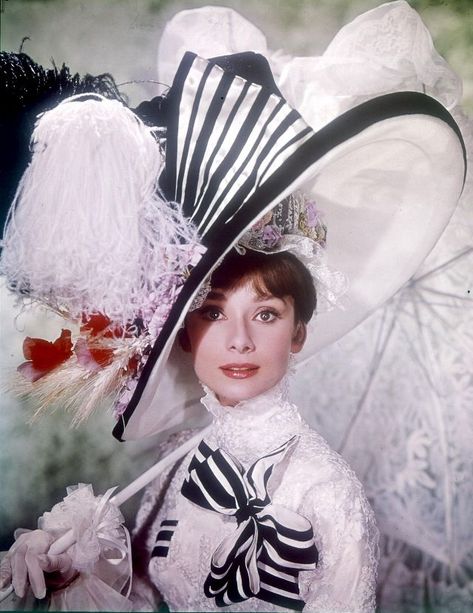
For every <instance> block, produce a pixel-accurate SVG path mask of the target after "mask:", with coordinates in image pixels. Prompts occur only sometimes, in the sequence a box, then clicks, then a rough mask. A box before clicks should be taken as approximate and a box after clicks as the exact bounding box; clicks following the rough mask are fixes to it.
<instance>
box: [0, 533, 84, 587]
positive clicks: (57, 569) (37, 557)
mask: <svg viewBox="0 0 473 613" xmlns="http://www.w3.org/2000/svg"><path fill="white" fill-rule="evenodd" d="M18 534H19V536H17V535H18ZM15 538H16V541H15V543H14V544H13V545H12V546H11V548H10V550H9V551H8V553H7V554H6V555H5V557H4V558H3V560H2V563H1V568H0V589H1V588H5V587H6V586H7V585H8V584H9V583H10V582H11V583H12V585H13V589H14V590H15V592H16V594H17V596H19V597H20V598H22V597H23V596H24V595H25V593H26V589H27V586H28V584H29V585H30V586H31V589H32V590H33V594H34V595H35V596H36V598H44V597H45V595H46V588H49V589H60V588H61V587H64V586H65V585H67V584H68V583H70V581H71V580H72V579H73V578H74V577H75V575H77V571H76V570H75V569H74V568H72V560H71V557H70V556H69V554H67V553H61V554H59V555H50V554H48V553H47V552H48V550H49V548H50V546H51V544H52V543H53V541H54V537H53V536H51V535H50V534H49V533H48V532H45V531H44V530H33V531H26V530H21V531H20V530H17V531H16V533H15ZM45 573H46V574H45Z"/></svg>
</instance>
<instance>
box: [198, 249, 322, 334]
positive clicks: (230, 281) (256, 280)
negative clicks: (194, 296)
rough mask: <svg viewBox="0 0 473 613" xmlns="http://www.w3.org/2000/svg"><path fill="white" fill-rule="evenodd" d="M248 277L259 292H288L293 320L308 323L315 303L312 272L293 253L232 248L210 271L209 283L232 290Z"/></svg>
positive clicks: (244, 282)
mask: <svg viewBox="0 0 473 613" xmlns="http://www.w3.org/2000/svg"><path fill="white" fill-rule="evenodd" d="M249 281H251V282H252V283H253V287H254V288H255V290H256V292H257V293H258V294H260V295H264V294H266V293H268V292H269V293H270V294H272V295H273V296H276V298H284V297H285V296H291V297H292V299H293V300H294V315H295V322H296V323H299V322H304V323H308V321H309V320H310V318H311V317H312V315H313V314H314V311H315V307H316V305H317V295H316V292H315V287H314V281H313V279H312V275H311V274H310V272H309V271H308V270H307V268H306V267H305V266H304V264H302V262H300V261H299V260H298V259H297V258H296V256H294V255H292V253H289V252H288V251H280V252H278V253H272V254H266V253H260V252H258V251H250V250H248V251H246V253H245V254H243V255H240V253H238V252H237V251H236V250H235V249H232V250H231V251H230V252H229V253H228V254H227V255H226V256H225V258H224V259H223V262H222V263H221V264H220V266H219V267H218V268H217V269H216V270H215V271H214V272H213V273H212V277H211V280H210V282H211V286H212V287H214V288H220V289H224V290H225V289H227V290H232V289H236V288H238V287H241V286H242V285H245V284H246V283H248V282H249Z"/></svg>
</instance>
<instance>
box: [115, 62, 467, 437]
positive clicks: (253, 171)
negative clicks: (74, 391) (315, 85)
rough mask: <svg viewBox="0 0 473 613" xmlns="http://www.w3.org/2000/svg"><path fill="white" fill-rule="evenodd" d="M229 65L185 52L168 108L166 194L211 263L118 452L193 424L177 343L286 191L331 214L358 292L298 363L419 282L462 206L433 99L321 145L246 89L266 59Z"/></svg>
mask: <svg viewBox="0 0 473 613" xmlns="http://www.w3.org/2000/svg"><path fill="white" fill-rule="evenodd" d="M234 59H235V60H238V61H232V59H231V58H225V60H224V61H220V62H219V63H216V62H215V61H207V60H204V59H202V58H199V57H197V56H196V55H195V54H192V53H187V54H186V55H185V56H184V58H183V60H182V62H181V64H180V66H179V69H178V71H177V73H176V76H175V79H174V83H173V85H172V87H171V90H170V92H169V95H168V106H167V113H168V115H167V126H166V127H167V137H166V166H165V171H164V174H163V179H162V181H161V184H162V186H163V189H164V190H165V193H166V196H167V198H168V199H169V200H172V201H177V202H179V203H180V204H181V205H182V207H183V210H184V212H185V214H186V215H187V216H188V217H189V218H190V219H192V220H193V221H194V222H195V223H196V225H197V229H198V233H199V236H200V237H201V240H202V244H203V245H204V246H205V248H206V252H205V254H204V255H203V256H202V258H201V260H200V261H199V262H198V264H197V265H196V266H195V267H194V268H193V269H192V271H191V272H190V274H189V277H188V279H187V280H186V282H185V283H184V285H183V287H182V289H181V291H180V293H179V296H178V297H177V300H176V302H175V304H174V306H173V307H172V309H171V311H170V313H169V316H168V318H167V320H166V322H165V324H164V326H163V328H162V331H161V333H160V334H159V336H158V338H157V340H156V342H155V344H154V346H153V349H152V351H151V353H150V354H149V356H148V357H147V361H146V364H145V365H144V367H143V370H142V372H141V374H140V377H139V380H138V383H137V385H136V388H135V389H134V393H133V396H132V398H131V400H130V402H129V403H128V406H127V408H126V409H125V411H124V413H123V414H122V416H121V417H120V419H119V421H118V423H117V425H116V427H115V430H114V434H115V435H116V436H117V437H118V438H121V439H126V438H137V437H141V436H145V435H148V434H152V433H154V432H156V431H159V430H162V429H163V428H168V427H172V426H174V425H175V424H176V422H178V421H180V420H182V419H183V418H184V415H185V409H186V407H190V406H191V405H192V399H194V398H195V396H196V394H197V391H196V388H195V387H193V386H192V385H191V384H190V380H189V379H190V378H191V377H192V375H191V374H190V370H189V369H190V360H189V357H188V356H186V355H185V354H184V352H183V351H182V350H180V348H179V347H178V346H177V345H174V339H175V337H176V332H177V330H178V329H179V328H180V327H181V326H182V323H183V320H184V318H185V315H186V313H187V312H188V310H189V308H190V306H191V304H192V302H193V301H194V299H195V297H196V296H197V295H198V293H199V290H200V289H201V287H202V285H203V284H204V282H205V281H206V279H208V277H209V275H210V273H211V272H212V270H214V269H215V267H216V266H217V265H218V263H219V262H220V261H221V259H222V257H223V256H224V255H225V254H226V253H228V251H229V250H230V249H232V247H234V246H235V245H236V244H237V243H238V241H239V239H241V237H242V236H243V235H244V234H245V233H246V232H247V231H248V230H249V229H250V228H251V227H252V226H254V224H255V223H256V222H258V220H260V219H261V218H262V217H263V216H264V215H265V214H266V213H267V212H268V211H270V210H271V209H272V208H273V207H274V206H275V205H276V204H278V203H279V202H281V200H283V199H284V198H285V197H286V196H288V195H289V194H290V193H291V192H294V191H295V190H297V189H300V188H303V189H304V191H305V192H307V193H310V194H311V195H312V197H313V198H314V199H315V201H316V203H317V206H318V208H320V210H322V211H323V213H324V216H325V217H324V223H325V224H326V226H327V227H328V232H329V237H328V240H327V255H328V260H329V262H330V265H331V266H332V267H333V268H335V269H336V270H338V271H340V272H342V273H343V274H344V275H346V277H347V279H348V282H349V289H348V293H347V297H346V300H345V308H344V309H333V310H331V311H329V312H325V313H322V314H320V315H318V316H317V318H316V321H315V324H314V328H315V331H314V334H312V335H311V336H309V340H308V342H307V345H306V348H305V350H304V352H303V353H302V354H301V358H302V359H303V358H304V356H306V355H308V354H312V353H313V352H314V351H316V350H317V349H319V348H321V347H323V346H324V345H326V344H328V343H330V342H333V341H334V340H336V339H337V338H340V337H341V336H342V335H344V334H345V333H346V332H347V331H348V330H350V329H351V328H352V327H353V326H355V325H356V324H357V323H359V322H360V321H361V320H362V319H364V318H365V317H366V316H367V315H368V314H369V313H370V312H372V311H373V310H374V309H375V308H376V307H377V306H378V305H380V304H381V303H382V302H384V301H385V300H386V299H387V298H389V297H390V296H391V295H392V294H393V293H395V292H396V291H397V289H399V287H401V286H402V285H403V284H404V283H405V282H406V281H407V280H408V279H409V278H410V277H411V276H412V274H413V273H414V272H415V271H416V269H417V268H418V266H419V264H420V263H421V261H422V260H423V258H424V257H425V256H426V254H427V253H428V252H429V251H430V249H431V248H432V247H433V245H434V244H435V242H436V240H437V239H438V237H439V236H440V234H441V232H442V230H443V229H444V227H445V225H446V224H447V222H448V220H449V218H450V216H451V214H452V212H453V210H454V207H455V205H456V202H457V200H458V197H459V195H460V193H461V189H462V184H463V180H464V172H465V160H464V150H463V145H462V138H461V135H460V133H459V130H458V128H457V126H456V124H455V122H454V121H453V119H452V117H451V116H450V114H449V113H448V112H447V111H446V110H445V109H444V108H443V106H442V105H441V104H439V103H438V102H437V101H435V100H434V99H432V98H430V97H428V96H426V95H423V94H420V93H415V92H403V93H393V94H388V95H385V96H380V97H377V98H373V99H372V100H369V101H367V102H365V103H364V104H361V105H359V106H357V107H356V108H353V109H351V110H349V111H348V112H346V113H344V114H342V115H341V116H339V117H337V118H336V119H335V120H333V121H331V122H330V123H329V124H328V125H326V126H325V127H324V128H322V129H321V130H319V131H318V132H315V133H314V132H313V131H312V130H311V128H310V127H309V126H307V124H306V123H305V122H304V120H303V119H302V117H301V116H300V115H299V114H298V113H297V112H296V111H295V110H293V109H292V108H291V107H290V106H289V105H288V104H287V103H286V102H285V100H284V99H283V98H282V97H281V95H280V94H279V93H278V92H277V89H276V88H275V87H274V88H271V87H268V86H267V84H265V85H261V84H260V83H258V82H255V81H256V79H252V78H251V74H252V65H253V68H254V67H255V66H258V71H257V72H258V73H260V74H261V71H263V72H264V71H265V70H266V71H267V70H269V68H268V66H267V64H265V62H264V59H263V58H261V56H256V55H254V54H249V55H246V56H245V57H244V58H242V57H241V56H237V57H236V58H234ZM261 60H262V61H261ZM219 64H220V65H219ZM235 66H237V67H242V66H243V67H245V73H246V74H245V75H244V76H243V77H242V76H240V75H239V74H238V73H237V68H235ZM255 72H256V70H255ZM259 80H260V79H259ZM316 104H317V101H316V100H315V101H314V105H316Z"/></svg>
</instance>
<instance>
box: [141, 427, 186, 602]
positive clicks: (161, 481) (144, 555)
mask: <svg viewBox="0 0 473 613" xmlns="http://www.w3.org/2000/svg"><path fill="white" fill-rule="evenodd" d="M194 434H195V430H185V431H183V432H179V433H176V434H174V435H172V436H171V437H169V439H167V441H165V442H164V443H162V444H161V445H160V446H159V448H158V454H157V458H156V459H157V460H159V459H160V458H162V457H165V456H167V455H168V454H169V453H171V452H172V451H173V450H174V449H176V448H177V447H180V446H181V445H182V444H183V443H185V442H186V441H187V440H188V439H189V438H191V436H193V435H194ZM181 462H182V460H179V461H178V462H176V463H175V464H174V465H173V466H170V467H169V468H168V469H166V470H165V471H163V472H162V473H161V475H159V477H157V478H156V479H155V480H154V481H152V482H151V483H150V485H149V486H148V487H147V488H146V489H145V492H144V494H143V498H142V500H141V504H140V508H139V511H138V513H137V515H136V521H135V528H134V530H133V532H132V552H133V587H132V591H131V595H130V600H131V601H132V602H133V609H134V610H135V611H156V610H157V609H158V608H159V604H160V603H161V602H162V597H161V595H160V594H159V592H158V590H157V589H156V588H155V587H154V585H153V583H152V581H151V579H150V577H149V573H148V565H149V561H150V556H151V551H152V549H153V546H154V541H155V539H156V532H157V526H156V522H157V517H158V514H159V512H160V510H161V508H162V506H163V502H164V498H165V495H166V492H167V490H168V487H169V484H170V482H171V480H172V478H173V476H174V474H175V472H176V470H177V468H178V467H179V465H180V463H181Z"/></svg>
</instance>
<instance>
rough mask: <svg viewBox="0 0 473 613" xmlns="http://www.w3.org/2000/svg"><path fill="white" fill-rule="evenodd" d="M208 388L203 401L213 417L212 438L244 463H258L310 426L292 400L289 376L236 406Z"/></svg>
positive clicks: (210, 436)
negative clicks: (226, 402) (219, 397)
mask: <svg viewBox="0 0 473 613" xmlns="http://www.w3.org/2000/svg"><path fill="white" fill-rule="evenodd" d="M204 391H205V392H206V394H205V396H204V397H203V398H202V403H203V404H204V406H205V407H206V408H207V410H208V411H209V412H210V413H211V414H212V416H213V424H212V429H211V432H210V434H209V438H211V439H212V442H214V443H215V444H216V445H217V446H218V447H221V448H223V449H225V450H226V451H228V452H229V453H231V454H232V455H234V456H236V457H237V458H238V459H239V460H240V461H241V462H243V464H247V463H252V462H254V461H255V460H256V459H258V458H259V457H261V456H262V455H264V453H266V452H269V451H272V450H273V449H275V448H276V447H278V446H279V445H281V444H282V443H284V442H286V441H287V440H288V439H289V438H290V437H291V436H293V435H294V434H296V433H298V432H299V431H300V430H301V429H303V428H306V427H307V426H306V425H305V423H304V422H303V421H302V419H301V417H300V415H299V412H298V411H297V408H296V407H295V406H294V405H293V404H291V403H290V402H289V401H288V381H287V378H286V377H285V378H284V379H283V380H282V381H280V382H279V383H278V384H277V385H275V386H274V387H272V388H271V389H269V390H267V391H266V392H263V393H262V394H259V395H258V396H256V397H254V398H250V399H248V400H242V401H240V402H239V403H238V404H236V405H235V406H223V405H222V404H221V403H220V402H219V401H218V399H217V397H216V396H215V394H214V392H213V391H211V390H209V389H208V388H206V387H205V386H204Z"/></svg>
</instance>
